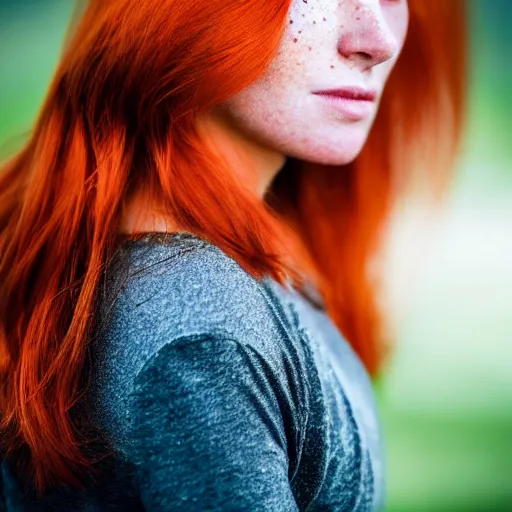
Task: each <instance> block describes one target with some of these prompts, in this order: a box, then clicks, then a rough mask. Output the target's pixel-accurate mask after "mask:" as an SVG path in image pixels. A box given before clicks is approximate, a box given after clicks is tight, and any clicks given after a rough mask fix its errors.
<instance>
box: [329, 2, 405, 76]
mask: <svg viewBox="0 0 512 512" xmlns="http://www.w3.org/2000/svg"><path fill="white" fill-rule="evenodd" d="M376 4H379V2H376V3H375V2H369V1H362V0H358V1H352V2H351V1H345V2H341V3H340V5H341V6H343V9H344V11H345V12H344V13H343V17H342V19H343V20H344V23H343V28H342V31H343V35H342V36H341V37H340V38H339V40H338V53H339V54H340V55H341V56H342V57H343V58H345V59H346V60H348V61H349V62H352V63H353V64H354V65H357V66H359V67H361V68H362V69H370V68H372V67H373V66H376V65H377V64H381V63H382V62H385V61H387V60H389V59H391V58H393V57H394V56H395V55H396V53H397V52H398V44H397V40H396V38H395V37H394V36H393V34H392V33H391V31H390V29H389V26H388V24H387V23H386V20H385V19H384V16H383V15H382V10H381V8H380V7H379V6H377V5H376Z"/></svg>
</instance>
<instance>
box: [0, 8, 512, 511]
mask: <svg viewBox="0 0 512 512" xmlns="http://www.w3.org/2000/svg"><path fill="white" fill-rule="evenodd" d="M105 1H108V0H105ZM446 1H450V0H446ZM468 5H469V11H470V34H471V52H472V57H471V66H470V77H469V78H470V81H469V83H470V101H469V111H468V123H467V133H466V138H465V142H464V148H463V152H462V155H461V159H460V162H459V165H458V172H457V175H456V177H455V182H454V187H453V190H452V192H451V194H450V195H449V197H448V199H447V201H446V203H445V206H444V208H443V209H442V211H438V212H437V213H435V215H434V214H433V213H432V212H431V211H430V210H428V209H426V208H425V206H424V204H422V202H421V201H419V200H414V199H413V200H408V201H404V202H403V203H402V204H400V205H398V207H397V210H396V214H395V220H394V223H393V226H394V228H393V235H392V236H391V237H390V242H389V247H388V255H389V258H388V260H389V263H388V272H387V276H388V280H389V296H388V297H387V299H386V300H387V301H388V303H389V304H390V310H392V311H393V315H394V319H395V322H396V326H397V333H398V339H397V342H396V351H395V353H394V356H393V358H392V359H391V361H390V366H389V369H388V372H387V374H386V375H385V376H384V377H383V378H382V379H381V380H380V381H379V382H378V385H377V393H378V399H379V405H380V410H381V415H382V420H383V426H384V430H385V434H386V442H387V459H388V469H389V474H388V508H387V510H389V511H391V512H393V511H408V512H415V511H418V512H419V511H444V510H446V511H448V510H450V511H501V510H503V511H507V510H510V511H512V138H511V128H512V122H511V114H512V109H511V106H510V105H511V101H512V94H511V91H512V57H511V56H512V26H511V19H512V1H511V0H469V1H468ZM72 8H73V2H72V0H0V157H2V156H5V155H6V154H8V153H9V152H10V151H11V150H13V149H14V148H15V147H17V146H18V145H19V144H20V143H21V142H22V141H23V139H24V137H25V135H26V134H27V133H28V131H29V129H30V126H31V123H32V121H33V120H34V118H35V115H36V114H37V111H38V109H39V107H40V104H41V101H42V99H43V97H44V94H45V91H46V88H47V86H48V84H49V81H50V79H51V76H52V73H53V70H54V69H55V66H56V63H57V60H58V57H59V51H60V48H61V45H62V42H63V37H64V32H65V29H66V27H67V23H68V21H69V19H70V15H71V11H72Z"/></svg>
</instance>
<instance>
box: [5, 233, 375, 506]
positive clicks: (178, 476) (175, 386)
mask: <svg viewBox="0 0 512 512" xmlns="http://www.w3.org/2000/svg"><path fill="white" fill-rule="evenodd" d="M101 290H102V294H101V300H100V302H99V305H98V314H99V318H100V319H101V323H100V325H99V326H98V331H97V336H96V337H95V338H94V341H93V343H91V357H90V360H91V361H92V366H91V385H90V388H89V391H88V393H87V395H86V398H85V400H84V404H83V410H84V411H85V412H86V413H87V415H88V418H89V419H90V421H92V422H93V424H94V425H95V426H96V427H97V428H98V429H99V431H101V433H102V436H103V438H104V439H105V440H106V441H108V443H109V444H110V445H111V446H113V447H114V456H113V458H110V459H109V462H108V464H107V462H105V465H104V469H105V472H104V476H103V477H102V478H100V479H92V480H91V482H90V483H88V486H87V490H86V491H84V492H80V493H78V492H77V491H67V490H65V489H64V488H59V487H57V488H55V489H52V490H50V491H49V492H48V495H47V496H46V497H45V498H44V499H42V500H36V499H35V498H33V496H31V495H29V494H27V493H26V494H25V495H24V496H21V495H20V492H19V487H17V486H16V479H15V477H14V475H12V473H10V472H9V468H8V467H7V465H6V464H5V463H4V465H3V466H2V475H3V481H4V484H3V487H4V489H3V492H4V494H6V500H5V502H6V503H7V508H6V510H8V511H9V512H13V511H18V510H34V511H36V510H37V511H48V510H58V511H64V510H66V511H84V512H85V511H87V512H89V511H91V512H93V511H94V512H96V511H98V512H99V511H114V510H120V511H121V510H123V511H124V510H134V511H138V510H149V511H154V512H163V511H242V510H243V511H254V512H256V511H262V512H263V511H283V512H288V511H306V510H307V511H340V512H341V511H370V510H382V509H383V506H384V488H385V480H384V471H383V468H384V459H383V449H382V448H383V447H382V442H381V439H382V438H381V432H380V427H379V422H378V417H377V410H376V406H375V402H374V398H373V393H372V388H371V384H370V381H369V378H368V375H367V373H366V371H365V370H364V368H363V366H362V364H361V362H360V361H359V359H358V358H357V356H356V355H355V354H354V352H353V351H352V349H351V348H350V346H349V345H348V343H347V342H346V340H345V339H344V338H343V337H342V336H341V334H340V333H339V331H338V330H337V329H336V327H335V326H334V324H333V323H332V321H331V320H330V319H329V317H328V316H327V315H326V313H325V311H324V310H323V309H322V304H321V301H319V300H318V295H317V294H316V293H315V290H314V289H312V288H311V289H310V290H309V293H308V294H307V296H303V295H300V294H299V293H298V292H297V291H296V290H294V289H293V288H292V287H290V286H287V287H282V286H280V285H279V284H278V283H276V282H275V281H273V280H271V279H270V278H268V279H265V280H262V281H256V280H255V279H253V278H252V277H251V276H249V275H248V274H247V273H246V272H245V271H244V270H243V269H242V268H241V267H240V266H239V265H238V264H237V263H236V262H235V261H234V260H233V259H231V258H229V257H228V256H227V255H226V254H224V253H223V252H222V251H221V250H220V249H219V248H218V247H216V246H214V245H213V244H211V243H209V242H207V241H206V240H203V239H202V238H200V237H198V236H196V235H194V234H191V233H187V232H181V233H172V234H162V233H148V234H146V235H144V236H142V237H138V238H136V239H134V240H128V241H125V242H124V243H123V244H122V245H121V247H120V250H119V251H118V252H117V253H116V255H115V257H114V259H113V260H112V261H111V262H110V263H109V266H108V271H107V273H106V280H105V282H104V283H102V287H101Z"/></svg>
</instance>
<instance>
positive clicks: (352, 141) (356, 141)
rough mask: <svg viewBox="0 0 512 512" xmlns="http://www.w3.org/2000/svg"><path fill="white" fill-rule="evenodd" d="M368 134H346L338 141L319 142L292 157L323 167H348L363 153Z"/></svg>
mask: <svg viewBox="0 0 512 512" xmlns="http://www.w3.org/2000/svg"><path fill="white" fill-rule="evenodd" d="M366 140H367V134H365V135H361V134H344V135H341V136H340V138H339V139H337V140H325V139H323V140H318V141H317V143H316V144H310V145H308V146H307V147H305V146H302V147H301V148H300V149H299V148H297V151H295V152H293V154H292V155H291V156H293V157H295V158H298V159H300V160H303V161H305V162H310V163H315V164H321V165H333V166H338V165H347V164H350V163H351V162H353V161H354V160H355V159H356V158H357V157H358V156H359V154H360V153H361V151H362V149H363V148H364V145H365V143H366Z"/></svg>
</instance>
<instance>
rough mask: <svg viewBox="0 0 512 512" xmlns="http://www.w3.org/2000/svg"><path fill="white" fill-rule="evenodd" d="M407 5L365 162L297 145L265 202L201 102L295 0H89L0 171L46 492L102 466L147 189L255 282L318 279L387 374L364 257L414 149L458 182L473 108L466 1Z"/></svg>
mask: <svg viewBox="0 0 512 512" xmlns="http://www.w3.org/2000/svg"><path fill="white" fill-rule="evenodd" d="M409 3H410V11H411V17H410V26H409V33H408V37H407V40H406V42H405V47H404V50H403V52H402V54H401V57H400V58H399V61H398V62H397V64H396V67H395V69H394V71H393V72H392V75H391V77H390V80H389V83H388V86H387V88H386V90H385V93H384V97H383V99H382V104H381V107H380V110H379V113H378V116H377V118H376V121H375V125H374V127H373V129H372V131H371V133H370V136H369V139H368V141H367V144H366V146H365V148H364V149H363V151H362V153H361V154H360V156H359V157H358V158H357V159H356V160H355V161H354V162H353V163H352V164H350V165H347V166H344V167H343V168H340V169H339V170H336V169H334V170H333V169H332V167H325V166H322V165H313V164H307V163H304V162H300V161H295V160H293V159H290V160H289V161H288V163H287V164H286V166H285V168H284V169H283V170H282V172H281V173H279V175H278V176H277V178H276V180H275V183H274V184H273V187H272V189H271V190H270V191H269V193H268V196H267V199H268V200H267V201H261V200H258V199H257V198H256V197H254V196H253V195H252V194H251V192H250V191H249V190H248V189H246V188H244V187H243V186H242V185H241V184H240V183H239V182H238V181H236V180H235V178H234V176H233V174H234V173H233V172H232V170H230V169H229V168H228V167H227V165H225V163H224V162H223V161H222V160H221V159H220V157H219V155H217V154H215V152H214V149H213V148H212V147H211V146H209V145H208V144H207V142H206V140H205V138H204V137H203V136H202V135H201V133H200V131H199V130H198V125H197V122H196V121H197V114H198V113H200V112H202V111H204V110H205V109H208V108H210V107H212V106H214V105H216V104H218V103H220V102H222V101H223V100H225V99H226V98H229V97H230V96H232V95H234V94H235V93H237V92H238V91H240V90H241V89H243V88H244V87H246V86H248V85H249V84H251V83H252V82H253V81H254V80H255V79H256V78H257V77H258V76H260V75H261V74H262V73H263V72H264V71H265V70H266V68H267V66H268V65H269V63H270V61H271V60H272V58H273V57H274V56H275V54H276V51H277V49H278V46H279V44H280V40H281V37H282V34H283V31H284V27H285V24H286V23H287V14H288V10H289V6H290V0H283V1H272V2H263V3H262V2H261V1H260V0H245V1H244V2H240V1H239V0H222V1H218V0H210V1H208V2H205V1H203V0H188V1H187V2H177V1H174V0H166V1H162V0H146V1H145V2H133V1H132V0H110V1H109V2H104V1H103V0H91V1H90V2H89V4H88V6H87V8H86V9H85V11H84V13H83V15H82V16H81V18H80V20H79V22H78V24H77V26H76V27H74V29H73V34H72V37H71V38H70V40H69V42H68V44H67V46H66V49H65V52H64V53H63V55H62V58H61V61H60V64H59V66H58V69H57V71H56V73H55V76H54V79H53V82H52V84H51V86H50V88H49V91H48V93H47V96H46V99H45V101H44V104H43V106H42V109H41V111H40V113H39V116H38V119H37V122H36V123H35V126H34V129H33V131H32V134H31V136H30V138H29V140H28V141H27V142H26V144H25V146H24V147H23V148H22V149H21V150H20V151H19V152H18V153H17V154H16V155H15V156H14V157H12V158H11V159H10V160H9V161H7V162H6V163H5V164H4V165H3V168H2V172H1V174H0V312H1V316H0V377H1V378H0V409H1V418H0V448H1V450H2V452H3V453H4V454H6V455H9V454H13V453H14V452H15V451H18V450H21V451H24V452H25V453H26V454H27V460H29V462H30V463H29V465H28V468H29V470H30V474H31V476H33V479H34V483H35V486H36V488H37V489H38V491H40V492H42V491H43V490H44V489H45V488H46V487H47V486H48V485H49V484H51V483H54V482H64V483H66V484H69V485H71V486H76V487H81V485H82V484H81V479H80V475H81V474H83V473H82V472H83V471H85V470H91V471H93V470H94V469H95V468H94V467H93V464H92V462H91V460H90V459H89V458H88V457H87V456H86V455H85V454H84V452H83V450H81V447H80V445H81V443H82V441H83V438H82V436H81V434H80V432H79V431H78V429H77V427H76V425H75V424H74V423H73V420H72V416H71V413H72V412H73V410H74V409H73V407H74V405H75V404H76V403H77V402H78V400H79V398H80V396H81V395H82V394H83V391H84V386H85V383H86V380H87V365H86V355H87V346H88V343H89V342H90V340H91V338H92V333H93V329H94V323H95V316H94V314H95V299H96V293H97V289H98V287H99V284H100V279H101V275H102V272H103V271H104V268H105V266H106V265H107V263H108V261H109V258H110V256H111V255H112V254H113V252H114V250H115V249H116V247H117V244H118V243H119V233H118V231H119V222H120V219H121V216H122V213H123V208H124V206H125V205H126V202H127V200H128V198H129V197H131V194H132V192H133V191H135V190H141V191H143V192H144V194H145V197H147V198H150V199H151V200H153V201H155V204H158V205H159V207H160V208H161V209H162V211H163V212H165V214H166V215H168V216H169V218H172V219H175V220H176V221H177V223H178V224H179V225H180V226H183V228H184V229H185V230H188V231H191V232H195V233H197V234H199V235H201V236H203V237H205V238H207V239H209V240H210V241H211V242H213V243H214V244H216V245H218V246H219V247H220V248H221V249H223V250H224V251H225V252H226V253H227V254H229V255H230V256H232V257H233V258H235V259H236V260H237V261H238V262H239V263H240V265H241V266H242V267H243V268H245V269H246V270H247V271H248V272H249V273H250V274H251V275H253V276H254V277H256V278H260V277H262V276H263V275H265V274H269V275H270V276H272V277H273V278H274V279H276V280H278V281H279V282H281V283H282V282H283V279H284V276H285V275H289V276H292V277H293V280H294V281H296V282H297V283H301V279H302V277H303V276H305V275H308V276H309V277H312V278H313V279H314V280H315V282H316V283H317V284H318V286H319V290H320V292H321V294H322V295H323V297H324V300H325V303H326V306H327V310H328V313H329V314H330V316H331V318H332V319H333V321H334V322H335V323H336V324H337V326H338V327H339V329H340V331H341V332H342V333H343V334H344V336H345V337H346V339H347V340H348V341H349V342H350V343H351V344H352V346H353V347H354V349H355V350H356V351H357V353H358V354H359V356H360V357H361V359H362V360H363V362H364V363H365V365H366V367H367V368H368V370H369V371H370V372H371V373H372V375H375V374H376V372H377V370H378V368H379V365H380V363H381V362H382V360H383V356H384V346H385V344H384V343H383V335H382V329H381V326H382V322H381V315H379V312H378V308H377V305H376V300H375V296H376V289H377V282H376V281H375V279H373V278H371V276H370V273H369V271H368V266H369V265H368V264H369V262H370V260H371V258H372V257H373V256H374V255H375V253H376V249H377V248H378V245H379V242H380V239H381V236H382V234H383V227H384V226H385V221H386V217H387V214H388V212H389V211H390V206H391V205H392V204H393V201H394V199H395V198H396V196H397V192H398V190H400V187H397V186H396V185H397V184H400V183H402V178H403V177H405V176H407V175H408V174H410V172H411V171H412V170H413V169H417V168H418V163H421V166H422V169H423V170H426V171H428V173H429V175H430V176H431V177H432V178H434V179H433V183H435V185H436V187H437V188H438V189H439V190H441V189H442V188H443V186H444V185H445V184H446V183H447V179H446V178H447V177H448V176H449V175H450V170H451V169H452V164H453V157H454V155H455V150H456V148H457V144H458V142H459V138H460V131H461V125H462V114H463V103H464V80H465V61H466V58H465V43H464V41H465V33H464V32H465V16H464V14H465V13H464V6H463V2H462V1H459V0H451V1H450V2H447V1H446V0H410V2H409ZM212 20H215V23H213V22H212ZM434 171H435V172H436V174H435V175H434V174H433V172H434ZM397 177H398V179H397ZM290 247H293V248H294V250H293V251H290Z"/></svg>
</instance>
